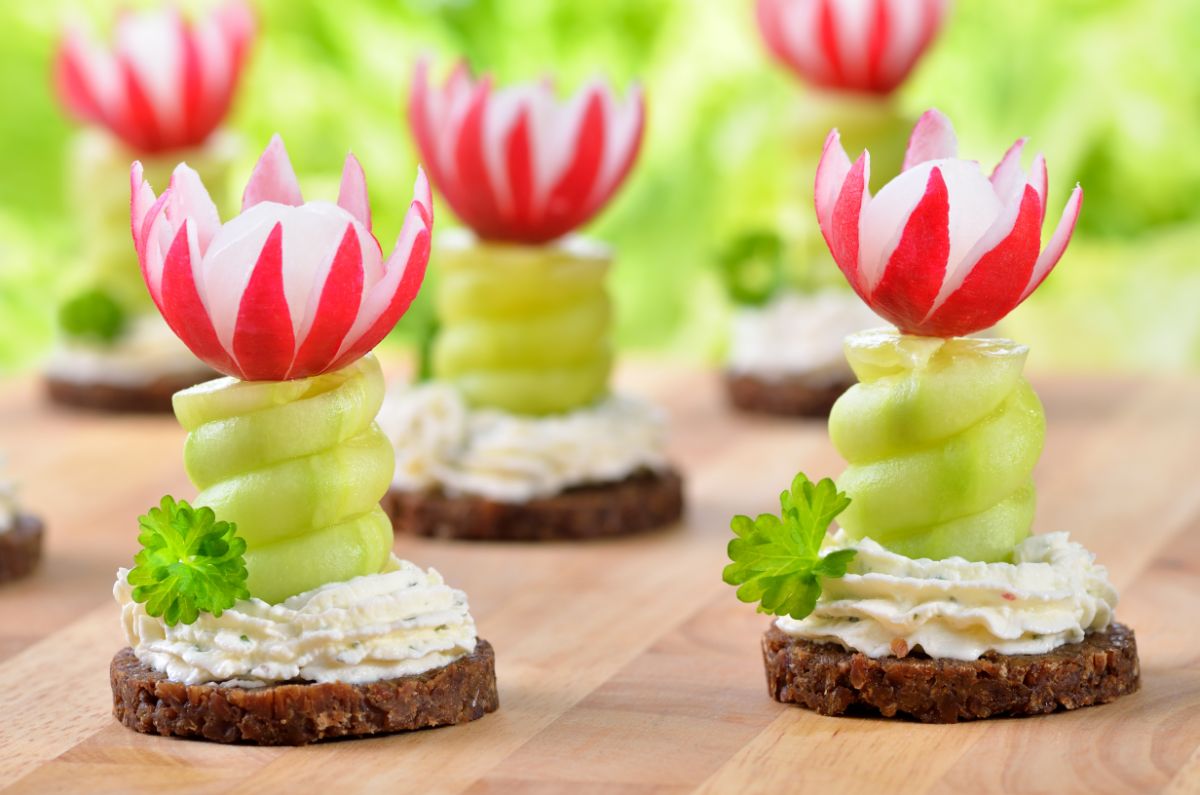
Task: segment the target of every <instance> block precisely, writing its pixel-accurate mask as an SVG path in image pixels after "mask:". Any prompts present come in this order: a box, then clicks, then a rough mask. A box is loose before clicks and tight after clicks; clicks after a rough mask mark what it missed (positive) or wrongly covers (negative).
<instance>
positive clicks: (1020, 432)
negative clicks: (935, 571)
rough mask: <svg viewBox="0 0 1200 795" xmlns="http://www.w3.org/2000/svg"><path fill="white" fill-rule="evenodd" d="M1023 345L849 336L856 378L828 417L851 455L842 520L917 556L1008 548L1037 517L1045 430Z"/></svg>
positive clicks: (1000, 555)
mask: <svg viewBox="0 0 1200 795" xmlns="http://www.w3.org/2000/svg"><path fill="white" fill-rule="evenodd" d="M1027 352H1028V349H1026V348H1024V347H1023V346H1020V345H1017V344H1016V343H1012V342H1009V341H1007V340H984V339H973V338H955V339H948V340H943V339H938V338H928V337H910V336H904V335H900V334H898V333H897V332H895V331H869V332H863V333H860V334H856V335H853V336H851V337H850V338H849V339H848V340H847V342H846V355H847V358H848V359H849V361H850V366H851V367H852V368H853V369H854V372H855V374H856V375H857V376H858V378H859V383H858V384H857V385H856V386H854V387H853V388H851V389H850V390H849V391H847V392H846V393H845V395H843V396H842V398H841V399H839V400H838V402H837V404H836V405H835V406H834V407H833V411H832V412H831V413H830V417H829V432H830V436H831V438H832V439H833V443H834V446H835V447H837V449H838V451H839V452H840V453H841V454H842V456H843V457H844V458H845V459H846V460H847V461H848V462H849V466H848V467H847V468H846V470H845V472H844V473H843V474H842V476H841V478H839V480H838V486H839V487H840V488H841V489H842V490H843V491H845V492H846V494H847V495H848V496H849V497H850V499H851V503H850V507H849V508H847V509H846V511H845V512H844V513H843V514H842V515H841V517H839V521H840V523H841V526H842V527H843V529H845V531H846V532H847V533H848V534H849V535H850V536H852V537H854V538H863V537H866V536H869V537H871V538H872V539H874V540H875V541H877V542H879V543H880V544H882V545H883V546H885V547H888V548H889V549H891V550H893V551H894V552H898V553H900V554H903V555H908V556H909V557H928V558H934V559H940V558H947V557H952V556H955V555H958V556H961V557H964V558H966V559H968V560H978V561H1000V560H1007V559H1008V558H1009V556H1010V555H1011V552H1012V549H1013V547H1014V546H1015V545H1016V544H1017V543H1019V542H1020V541H1021V540H1022V539H1024V538H1025V537H1026V536H1028V535H1029V528H1030V526H1031V525H1032V524H1033V515H1034V509H1035V504H1036V495H1035V492H1034V487H1033V479H1032V472H1033V468H1034V465H1035V464H1036V463H1037V460H1038V457H1039V456H1040V455H1041V451H1042V443H1043V441H1044V439H1045V427H1046V423H1045V415H1044V413H1043V411H1042V405H1041V402H1040V401H1039V400H1038V397H1037V395H1036V394H1034V391H1033V389H1032V388H1031V387H1030V386H1029V383H1028V382H1027V381H1026V380H1025V379H1024V377H1023V376H1022V375H1021V370H1022V367H1023V366H1024V363H1025V356H1026V354H1027Z"/></svg>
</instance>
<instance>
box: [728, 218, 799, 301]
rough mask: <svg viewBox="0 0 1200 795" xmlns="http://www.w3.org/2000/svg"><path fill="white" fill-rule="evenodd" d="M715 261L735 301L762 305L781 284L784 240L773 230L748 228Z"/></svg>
mask: <svg viewBox="0 0 1200 795" xmlns="http://www.w3.org/2000/svg"><path fill="white" fill-rule="evenodd" d="M717 264H718V265H719V266H720V269H721V280H722V281H723V282H724V283H725V289H726V291H728V293H729V297H730V298H731V299H733V301H734V303H738V304H746V305H749V306H761V305H762V304H765V303H766V302H767V301H769V300H771V297H772V296H774V295H775V293H776V292H778V291H779V289H780V287H781V286H782V285H783V241H782V240H781V239H780V237H779V235H777V234H775V233H774V232H770V231H754V232H747V233H745V234H743V235H741V236H740V237H737V238H734V239H733V241H731V242H730V244H729V246H728V247H727V248H726V249H725V250H724V251H723V252H721V256H720V258H719V259H718V263H717Z"/></svg>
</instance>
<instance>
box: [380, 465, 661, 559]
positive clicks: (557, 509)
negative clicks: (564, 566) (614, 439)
mask: <svg viewBox="0 0 1200 795" xmlns="http://www.w3.org/2000/svg"><path fill="white" fill-rule="evenodd" d="M382 504H383V507H384V510H386V511H387V513H388V516H390V517H391V519H392V527H393V528H394V529H395V530H396V532H397V533H408V534H411V535H422V536H431V537H435V538H456V539H462V540H470V541H561V540H572V541H578V540H584V539H591V538H610V537H613V536H627V535H633V534H635V533H642V532H645V531H648V530H654V529H657V528H662V527H667V526H669V525H672V524H675V523H676V522H678V521H679V519H680V517H681V516H682V515H683V478H682V477H680V475H679V473H678V472H677V471H675V470H673V469H668V470H663V471H642V472H637V473H635V474H633V475H630V476H629V477H627V478H625V479H624V480H620V481H616V482H613V483H601V484H595V485H586V486H578V487H575V488H571V489H567V490H566V491H564V492H562V493H561V494H556V495H554V496H553V497H543V498H539V499H534V500H529V501H527V502H498V501H496V500H490V499H487V498H486V497H473V496H457V497H452V496H448V495H446V494H443V493H441V492H440V491H424V492H414V491H402V490H400V489H396V488H393V489H392V490H391V491H390V492H388V494H387V495H386V496H385V497H384V499H383V503H382Z"/></svg>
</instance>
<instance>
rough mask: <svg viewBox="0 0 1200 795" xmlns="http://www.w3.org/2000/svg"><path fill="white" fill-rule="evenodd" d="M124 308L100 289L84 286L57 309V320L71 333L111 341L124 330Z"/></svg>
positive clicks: (73, 335)
mask: <svg viewBox="0 0 1200 795" xmlns="http://www.w3.org/2000/svg"><path fill="white" fill-rule="evenodd" d="M125 323H126V317H125V310H124V309H123V308H122V307H121V305H120V304H118V303H117V302H116V300H115V299H114V298H113V297H112V296H111V295H109V294H108V293H106V292H104V291H103V290H99V289H95V288H93V289H90V290H85V291H84V292H82V293H79V294H78V295H76V296H75V297H74V298H71V299H70V300H69V301H67V302H66V303H64V304H63V305H62V306H61V307H60V308H59V310H58V324H59V326H61V327H62V330H63V331H65V332H66V333H67V334H69V335H71V336H72V337H85V338H91V339H96V340H99V341H101V342H112V341H113V340H115V339H116V338H117V337H119V336H121V332H123V331H124V330H125Z"/></svg>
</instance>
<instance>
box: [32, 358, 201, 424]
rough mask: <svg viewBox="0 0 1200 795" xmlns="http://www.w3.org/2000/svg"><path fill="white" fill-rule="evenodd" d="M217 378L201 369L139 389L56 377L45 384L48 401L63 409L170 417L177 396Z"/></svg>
mask: <svg viewBox="0 0 1200 795" xmlns="http://www.w3.org/2000/svg"><path fill="white" fill-rule="evenodd" d="M217 377H218V374H217V373H215V372H213V371H211V370H204V369H201V368H197V370H196V372H194V373H188V374H186V375H172V376H164V377H162V378H157V379H155V380H153V381H150V382H148V383H145V384H136V385H121V384H101V383H84V382H77V381H72V380H70V379H64V378H58V377H56V376H52V375H47V376H46V377H45V379H44V382H45V387H46V395H47V397H49V398H50V400H51V402H54V403H57V404H59V405H62V406H71V407H73V408H83V409H92V410H94V411H107V412H113V413H118V414H166V413H169V412H170V411H171V410H172V407H171V397H172V395H174V394H175V393H176V392H179V391H181V390H184V389H187V388H188V387H192V386H195V385H196V384H200V383H203V382H205V381H209V380H211V379H213V378H217Z"/></svg>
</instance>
